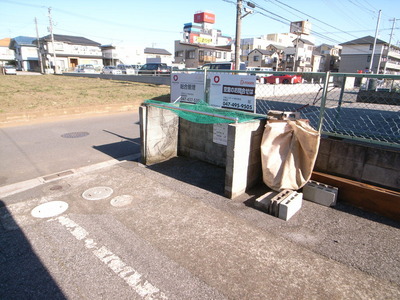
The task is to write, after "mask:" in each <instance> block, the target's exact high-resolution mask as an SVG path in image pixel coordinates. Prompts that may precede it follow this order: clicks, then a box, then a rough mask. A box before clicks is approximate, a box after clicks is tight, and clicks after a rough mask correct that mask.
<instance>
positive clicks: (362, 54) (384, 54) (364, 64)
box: [339, 36, 400, 74]
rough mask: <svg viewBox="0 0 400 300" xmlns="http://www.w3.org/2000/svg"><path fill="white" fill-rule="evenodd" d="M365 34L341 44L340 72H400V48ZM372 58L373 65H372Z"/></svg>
mask: <svg viewBox="0 0 400 300" xmlns="http://www.w3.org/2000/svg"><path fill="white" fill-rule="evenodd" d="M374 40H375V38H374V37H372V36H365V37H362V38H359V39H355V40H352V41H348V42H346V43H343V44H340V45H341V46H342V47H343V48H342V53H341V61H340V67H339V72H341V73H342V72H343V73H357V72H372V73H375V74H378V73H384V72H386V73H387V74H400V48H399V47H397V46H394V45H391V46H390V49H389V44H388V43H387V42H385V41H383V40H381V39H377V40H376V46H375V52H374V53H372V51H373V48H374V47H373V45H374ZM371 60H372V66H371V68H370V65H371Z"/></svg>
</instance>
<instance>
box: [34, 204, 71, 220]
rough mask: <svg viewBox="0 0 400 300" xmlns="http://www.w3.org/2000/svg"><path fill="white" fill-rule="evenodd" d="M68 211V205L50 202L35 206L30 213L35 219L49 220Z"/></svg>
mask: <svg viewBox="0 0 400 300" xmlns="http://www.w3.org/2000/svg"><path fill="white" fill-rule="evenodd" d="M67 209H68V203H67V202H64V201H50V202H47V203H43V204H40V205H38V206H36V207H35V208H34V209H32V211H31V215H32V216H33V217H35V218H51V217H55V216H58V215H59V214H62V213H63V212H64V211H66V210H67Z"/></svg>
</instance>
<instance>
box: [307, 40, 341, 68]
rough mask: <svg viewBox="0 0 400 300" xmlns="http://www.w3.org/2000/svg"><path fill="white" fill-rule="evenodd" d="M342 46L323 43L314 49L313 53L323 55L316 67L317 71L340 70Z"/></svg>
mask: <svg viewBox="0 0 400 300" xmlns="http://www.w3.org/2000/svg"><path fill="white" fill-rule="evenodd" d="M341 51H342V46H339V45H328V44H321V45H319V46H317V47H315V49H314V53H313V55H314V56H316V55H319V56H320V57H321V59H320V63H319V64H318V65H317V66H316V65H315V64H314V68H315V67H316V72H327V71H330V72H338V71H339V64H340V54H341Z"/></svg>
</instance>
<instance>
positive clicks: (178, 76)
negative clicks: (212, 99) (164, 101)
mask: <svg viewBox="0 0 400 300" xmlns="http://www.w3.org/2000/svg"><path fill="white" fill-rule="evenodd" d="M170 94H171V102H175V101H176V100H179V101H180V102H184V103H197V102H199V101H201V100H203V101H204V74H203V73H194V74H185V73H175V74H172V75H171V93H170Z"/></svg>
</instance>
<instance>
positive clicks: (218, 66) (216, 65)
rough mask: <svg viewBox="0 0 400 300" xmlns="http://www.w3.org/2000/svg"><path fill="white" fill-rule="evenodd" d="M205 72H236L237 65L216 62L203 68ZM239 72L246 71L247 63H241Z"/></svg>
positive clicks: (227, 62)
mask: <svg viewBox="0 0 400 300" xmlns="http://www.w3.org/2000/svg"><path fill="white" fill-rule="evenodd" d="M201 68H202V69H203V70H209V69H210V70H235V63H233V62H229V61H226V62H214V63H208V64H204V65H203V66H202V67H201ZM239 70H246V64H245V63H240V67H239Z"/></svg>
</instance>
